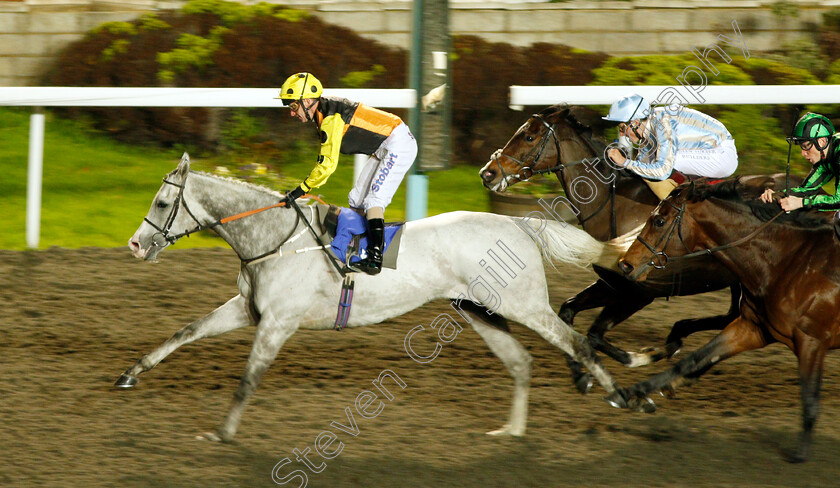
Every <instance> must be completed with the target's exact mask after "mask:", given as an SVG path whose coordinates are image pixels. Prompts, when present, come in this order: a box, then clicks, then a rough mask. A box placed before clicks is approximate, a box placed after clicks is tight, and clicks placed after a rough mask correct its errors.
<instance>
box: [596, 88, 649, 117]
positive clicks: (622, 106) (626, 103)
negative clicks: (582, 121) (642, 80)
mask: <svg viewBox="0 0 840 488" xmlns="http://www.w3.org/2000/svg"><path fill="white" fill-rule="evenodd" d="M648 115H650V103H649V102H648V101H647V100H645V99H644V98H642V96H641V95H637V94H635V93H634V94H633V95H630V96H626V97H624V98H620V99H618V100H616V101H615V103H613V104H612V106H610V113H609V114H608V115H607V116H606V117H601V118H602V119H604V120H609V121H610V122H630V121H631V120H636V119H644V118H647V116H648Z"/></svg>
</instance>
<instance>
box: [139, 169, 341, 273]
mask: <svg viewBox="0 0 840 488" xmlns="http://www.w3.org/2000/svg"><path fill="white" fill-rule="evenodd" d="M188 175H189V173H187V175H186V176H184V182H183V183H182V184H178V183H173V182H171V181H169V180H167V179H166V178H165V177H164V178H163V182H164V183H166V184H167V185H172V186H175V187H177V188H178V197H177V198H176V199H175V203H174V204H173V206H172V210H170V212H169V216H167V218H166V221H165V222H164V225H163V227H158V225H157V224H155V223H154V222H152V221H151V220H149V218H148V217H144V218H143V220H144V221H145V222H147V223H148V224H149V225H151V226H152V227H153V228H154V229H155V230H156V231H157V232H156V233H155V234H153V235H152V244H153V245H155V246H158V247H163V246H164V245H165V243H160V244H158V242H157V238H156V236H157V235H158V234H160V235H161V237H163V239H164V241H165V242H166V243H169V244H174V243H175V242H176V241H177V240H178V239H180V238H182V237H189V236H190V235H191V234H195V233H196V232H200V231H202V230H206V229H212V228H215V227H216V226H219V225H224V224H228V223H230V222H234V221H236V220H239V219H243V218H245V217H250V216H252V215H256V214H258V213H260V212H265V211H266V210H271V209H273V208H278V207H284V206H286V204H287V203H288V202H287V201H286V200H284V201H282V202H278V203H275V204H273V205H269V206H267V207H262V208H256V209H253V210H246V211H245V212H240V213H238V214H235V215H231V216H228V217H224V218H222V219H219V220H216V221H215V222H211V223H209V224H202V223H201V222H199V220H198V218H196V216H195V215H194V214H193V213H192V211H191V210H190V208H189V206H188V205H187V201H186V200H185V199H184V190H185V189H186V186H187V176H188ZM303 197H306V198H311V199H313V200H315V201H317V202H319V203H321V204H323V205H326V202H324V201H323V200H321V199H320V198H318V197H317V196H314V195H309V194H307V195H303ZM182 205H183V207H184V210H186V211H187V213H188V214H189V216H190V217H191V218H192V219H193V221H194V222H195V223H196V227H195V228H193V229H190V230H187V231H184V232H181V233H178V234H170V233H169V231H170V229H171V228H172V224H173V223H174V222H175V217H177V214H178V210H180V207H181V206H182ZM291 206H292V207H293V208H294V209H295V212H296V213H297V221H296V222H295V225H294V226H293V227H292V230H291V232H289V235H287V236H286V237H285V238H284V239H283V240H282V241H281V242H280V244H279V245H278V246H277V247H275V248H274V249H272V250H270V251H268V252H265V253H263V254H260V255H259V256H254V257H251V258H243V257H242V256H241V255H240V254H239V252H238V251H237V250H236V249H234V252H235V253H236V255H237V256H239V260H240V261H241V262H242V265H243V266H247V265H248V264H251V263H253V262H255V261H258V260H261V259H264V258H267V257H269V256H271V255H273V254H280V255H282V253H281V248H282V247H283V246H284V245H286V244H288V243H290V242H294V241H295V240H297V239H298V238H299V237H300V236H301V235H303V234H304V233H306V230H307V228H308V229H309V230H310V231H311V232H312V235H313V236H314V237H315V242H317V243H319V244H320V243H321V240H320V238H319V237H318V234H317V232H315V229H313V228H312V224H311V223H310V221H309V219H307V218H306V216H304V215H303V212H302V211H301V209H300V207H299V206H298V205H297V204H296V203H294V201H292V202H291ZM310 208H311V207H310ZM312 214H313V215H312V218H314V216H315V210H314V208H313V210H312ZM301 219H302V220H303V221H304V222H305V223H306V228H305V229H304V230H303V231H302V232H299V233H298V234H297V235H294V236H293V235H292V233H294V231H295V229H296V228H297V226H298V224H299V222H300V220H301ZM313 249H322V250H323V251H324V252H326V254H327V256H328V257H329V258H330V262H331V263H332V264H333V266H335V268H336V270H338V272H339V274H341V276H344V275H345V272H344V270H343V269H341V267H340V266H338V264H337V263H336V258H335V257H334V256H333V255H332V254H330V253H329V252H328V251H327V250H326V246H324V245H323V244H322V245H320V246H317V247H315V248H311V249H310V248H306V249H304V250H303V251H309V250H313ZM298 251H301V250H298ZM298 251H296V252H298Z"/></svg>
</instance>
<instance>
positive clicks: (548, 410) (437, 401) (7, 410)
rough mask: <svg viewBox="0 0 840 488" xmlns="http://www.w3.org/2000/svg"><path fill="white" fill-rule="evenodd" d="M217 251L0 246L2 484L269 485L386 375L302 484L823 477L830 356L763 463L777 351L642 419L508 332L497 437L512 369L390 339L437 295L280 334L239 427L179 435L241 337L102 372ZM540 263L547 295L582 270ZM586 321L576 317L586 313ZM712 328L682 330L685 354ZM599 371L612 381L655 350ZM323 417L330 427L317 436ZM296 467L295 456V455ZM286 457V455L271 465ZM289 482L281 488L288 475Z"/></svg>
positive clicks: (572, 287) (171, 315) (832, 378)
mask: <svg viewBox="0 0 840 488" xmlns="http://www.w3.org/2000/svg"><path fill="white" fill-rule="evenodd" d="M238 264H239V263H238V261H237V259H236V257H235V256H234V255H233V253H232V252H230V251H227V250H222V249H217V250H215V249H214V250H206V249H205V250H177V249H175V250H169V251H166V252H165V253H164V254H163V255H162V256H161V262H160V263H158V264H150V263H143V262H139V261H137V260H135V259H134V258H133V257H131V256H130V255H129V253H128V251H127V250H125V249H95V248H90V249H80V250H66V249H50V250H48V251H40V252H25V253H24V252H12V251H0V304H2V307H0V344H2V346H0V347H2V354H0V421H1V422H0V446H2V448H3V450H4V452H3V455H2V461H0V486H3V487H8V486H15V487H16V486H27V487H28V486H33V487H34V486H37V487H44V486H49V487H74V488H82V487H85V488H88V487H153V488H164V487H270V486H277V485H275V484H274V483H273V482H272V478H271V475H272V469H273V467H274V466H275V465H276V464H277V463H278V462H280V461H281V460H283V459H284V458H286V457H289V458H291V459H292V460H294V457H295V456H294V454H293V449H295V448H297V449H299V450H301V451H302V450H304V449H305V448H306V447H310V448H312V446H313V444H314V442H315V439H316V437H317V436H318V434H319V433H320V432H322V431H324V430H327V429H328V428H329V425H330V422H331V421H334V420H335V421H338V422H342V423H345V424H346V416H345V413H344V408H345V407H348V406H349V407H350V408H351V409H352V408H353V402H354V400H355V398H356V396H357V395H358V394H359V393H360V392H362V391H363V390H366V389H369V388H371V385H370V382H371V380H374V379H376V377H377V376H378V375H379V373H380V372H381V371H382V370H384V369H391V370H393V371H394V372H395V373H397V374H398V375H399V376H400V377H401V378H402V379H403V381H404V382H405V383H406V384H407V387H406V388H405V389H404V390H399V389H396V390H395V391H394V396H395V397H394V399H393V401H391V402H388V401H386V402H385V408H384V410H382V412H381V413H380V414H379V415H378V416H377V417H375V418H372V419H363V418H360V417H358V416H356V420H357V422H358V430H359V431H360V432H359V434H358V435H357V436H356V437H353V436H350V435H349V434H345V433H342V432H340V431H336V432H337V433H338V434H339V436H338V440H339V441H341V442H342V443H344V448H343V451H341V453H340V455H338V456H337V457H335V458H334V459H328V460H323V459H321V458H320V457H319V456H317V455H315V454H313V453H310V455H309V456H310V459H313V461H314V462H315V463H316V464H317V463H320V462H324V463H325V466H322V468H323V471H321V472H320V473H313V472H311V471H308V484H307V486H311V487H390V486H396V487H400V488H409V487H430V486H441V487H450V486H451V487H497V486H498V487H520V486H521V487H582V488H592V487H642V486H644V487H659V486H662V487H692V488H697V487H715V488H720V487H739V488H744V487H810V486H814V487H833V486H840V463H838V460H837V456H839V455H840V454H838V453H840V423H839V422H837V421H836V417H837V416H838V415H840V381H838V372H840V367H839V366H840V363H838V357H837V355H836V354H835V355H829V357H828V360H827V363H826V374H825V377H824V380H823V395H822V399H823V402H822V409H821V415H820V418H819V421H818V423H817V428H816V442H815V446H814V448H815V449H814V456H813V458H812V460H811V461H810V462H809V463H806V464H804V465H789V464H786V463H784V462H782V461H781V458H780V455H779V449H780V448H784V447H789V446H791V445H792V443H793V442H794V441H795V438H796V434H797V432H798V431H799V428H800V403H799V387H798V384H797V371H796V361H795V357H794V355H793V354H792V353H791V352H789V351H788V350H787V349H785V348H784V347H782V346H780V345H774V346H771V347H768V348H766V349H765V350H762V351H756V352H751V353H746V354H743V355H741V356H739V357H736V358H733V359H731V360H729V361H726V362H724V363H722V364H721V365H719V366H718V367H716V368H715V369H713V370H712V371H711V372H710V373H709V374H708V375H707V376H706V377H704V378H703V379H702V380H701V381H700V382H699V383H697V384H695V385H692V386H690V387H686V388H684V389H682V390H680V391H679V392H678V396H677V398H675V399H664V398H657V403H658V406H659V410H658V412H657V413H655V414H653V415H644V414H638V413H628V412H625V411H619V410H616V409H613V408H612V407H610V406H608V405H607V404H606V403H605V402H603V401H602V397H603V396H604V391H603V389H601V388H600V387H598V386H596V387H595V388H593V391H592V392H591V393H590V394H589V395H588V396H586V397H584V396H581V395H579V394H578V393H576V392H575V391H574V390H573V388H572V386H571V382H570V381H569V374H568V372H567V370H566V366H565V362H564V360H563V358H562V356H561V355H560V353H559V351H557V350H555V349H553V348H552V347H551V346H549V345H548V344H547V343H545V342H544V341H542V340H541V339H540V338H539V337H537V336H536V335H535V334H534V333H532V332H531V331H530V330H528V329H526V328H524V327H521V326H516V328H515V329H514V332H515V335H516V336H517V337H518V338H519V339H520V340H521V341H522V342H523V344H525V345H526V347H527V348H528V349H529V350H530V352H531V354H532V355H533V357H534V364H533V381H532V389H531V398H530V416H529V419H528V433H527V436H526V437H524V438H516V439H514V438H495V437H490V436H486V435H485V434H484V432H486V431H489V430H493V429H496V428H499V427H501V425H502V424H503V423H504V421H505V419H506V417H507V413H508V408H509V406H510V393H511V389H512V381H511V379H510V378H509V377H508V376H507V373H506V372H505V370H504V368H503V366H502V364H501V363H500V362H499V361H498V360H497V359H496V358H495V356H493V355H492V354H491V353H490V352H489V350H488V349H487V347H486V345H485V344H484V343H483V341H481V339H480V338H479V337H478V336H477V335H476V334H475V333H474V332H472V331H471V330H469V329H465V330H464V332H463V333H461V334H460V335H459V336H458V337H457V339H456V340H455V341H453V342H452V343H450V344H448V345H446V346H445V347H444V350H443V351H442V352H441V354H440V356H438V358H437V359H435V360H434V361H432V362H431V363H428V364H425V365H423V364H419V363H417V362H414V361H413V360H412V359H411V358H410V357H409V356H408V355H407V354H406V352H405V350H404V346H403V339H404V337H405V335H406V333H407V332H408V331H409V330H410V329H411V328H412V327H413V326H414V325H417V324H429V322H430V320H431V319H432V318H433V317H435V316H436V315H437V314H438V313H440V312H441V311H443V310H445V309H446V308H447V303H446V302H436V303H433V304H430V305H427V306H426V307H424V308H422V309H420V310H417V311H415V312H413V313H411V314H408V315H405V316H403V317H401V318H399V319H397V320H392V321H389V322H387V323H385V324H383V325H381V326H375V327H368V328H363V329H356V330H349V331H344V332H341V333H336V332H331V331H327V332H301V333H299V334H296V335H295V336H293V337H292V339H291V340H290V341H289V342H288V343H287V345H286V347H284V348H283V349H282V350H281V352H280V354H279V356H278V358H277V360H276V361H275V363H274V364H273V366H272V367H271V369H269V371H268V372H267V373H266V375H265V377H264V379H263V381H262V384H261V385H260V387H259V389H258V391H257V394H256V397H255V400H254V401H253V402H252V403H251V404H250V406H249V407H248V408H247V409H246V410H245V414H244V416H243V421H242V424H241V427H240V430H239V433H238V435H237V437H236V441H235V442H233V443H228V444H218V443H211V442H207V441H198V440H196V439H195V436H196V434H199V433H201V432H204V431H208V430H212V429H214V428H215V426H216V425H217V424H218V423H219V422H220V421H221V419H222V418H223V416H224V415H225V414H226V412H227V408H228V406H229V403H230V400H231V398H232V395H233V392H234V390H235V388H236V386H237V385H238V382H239V377H240V375H241V373H242V371H243V368H244V365H245V360H246V358H247V356H248V353H249V350H250V346H251V337H252V335H253V330H252V329H250V328H247V329H243V330H239V331H235V332H232V333H229V334H227V335H223V336H220V337H217V338H212V339H205V340H203V341H200V342H198V343H195V344H191V345H188V346H185V347H183V348H182V349H180V350H178V351H176V352H175V353H173V354H172V355H171V356H170V357H169V358H167V359H166V360H165V361H164V362H163V363H161V364H160V365H159V366H158V367H157V368H155V369H154V370H152V371H150V372H148V373H146V374H144V375H142V376H141V377H140V383H139V384H138V385H137V386H136V387H135V388H134V389H133V390H117V389H114V388H113V387H112V385H113V383H114V381H115V380H116V379H117V377H118V376H119V375H120V373H121V372H122V371H124V370H125V369H126V368H127V367H128V366H130V365H132V364H133V363H134V362H135V361H136V360H137V359H139V358H140V357H141V356H142V355H143V354H146V353H148V352H150V351H151V350H152V349H153V348H154V347H156V346H158V345H159V344H160V343H162V342H163V341H164V340H165V339H167V338H168V337H169V336H171V335H172V334H173V333H174V332H175V331H176V330H178V329H179V328H180V327H182V326H183V325H186V324H187V323H188V322H190V321H192V320H194V319H196V318H198V317H200V316H202V315H204V314H206V313H207V312H209V311H211V310H212V309H213V308H215V307H217V306H219V305H221V304H222V303H224V302H225V301H226V300H227V299H228V298H230V297H231V296H233V295H234V294H235V293H236V290H235V279H236V274H237V271H238ZM592 276H593V275H591V274H590V273H589V272H587V271H583V270H574V271H571V272H569V271H568V270H567V271H565V272H563V273H562V274H559V273H558V274H552V276H551V283H552V290H551V295H552V300H553V303H554V305H555V308H557V307H558V306H559V304H560V302H561V301H562V300H564V299H565V298H567V297H569V296H571V295H572V294H574V293H575V292H576V291H578V290H580V289H582V288H583V287H584V286H585V285H587V284H588V283H589V282H591V281H592ZM726 307H727V296H726V295H725V294H723V293H720V292H718V293H713V294H707V295H705V296H698V297H688V298H678V299H675V300H672V301H671V302H665V301H664V300H661V301H657V302H656V303H654V304H653V305H652V306H651V307H649V308H648V309H647V310H644V311H642V313H640V314H638V315H637V316H635V317H632V318H631V319H630V320H629V321H628V322H626V323H625V324H622V325H621V326H619V327H618V328H617V329H616V330H614V331H613V332H612V333H611V334H610V337H611V338H612V339H613V340H615V341H616V342H617V343H619V344H621V345H623V346H625V347H627V348H629V349H639V348H642V347H644V346H649V345H659V344H660V343H661V342H662V341H663V339H664V337H665V335H666V333H667V328H666V324H670V323H671V322H673V321H674V320H676V319H679V318H684V317H689V316H693V317H699V316H702V315H706V314H709V313H712V312H722V311H724V310H725V309H726ZM592 317H593V315H592V314H590V313H587V314H583V315H581V316H580V317H579V320H578V325H577V327H578V329H579V330H581V329H583V328H584V326H586V325H588V324H589V323H590V322H591V319H592ZM711 336H712V335H711V333H704V334H699V335H697V336H694V337H693V338H691V339H689V340H688V341H687V343H686V348H685V349H687V350H693V349H696V348H697V347H698V346H699V345H701V344H702V343H703V342H705V341H706V340H708V339H709V338H710V337H711ZM605 364H606V366H607V367H608V368H609V369H610V370H611V371H612V372H613V373H614V374H615V376H616V378H617V380H618V381H619V382H620V383H621V384H630V383H631V382H634V381H637V380H639V379H642V378H643V377H644V376H647V375H648V374H651V373H653V372H655V371H660V370H662V369H663V368H665V367H666V364H664V363H663V364H657V365H653V366H648V367H646V368H641V369H634V370H629V369H625V368H623V367H621V366H619V365H617V364H616V363H614V362H612V361H605ZM333 430H334V429H333ZM294 466H297V467H294ZM293 469H304V470H306V468H304V467H303V465H300V464H294V465H288V466H286V467H285V468H284V469H283V470H282V471H281V475H285V474H288V473H291V471H292V470H293ZM299 484H301V483H300V478H293V479H291V480H290V482H289V483H288V484H287V485H286V486H298V485H299Z"/></svg>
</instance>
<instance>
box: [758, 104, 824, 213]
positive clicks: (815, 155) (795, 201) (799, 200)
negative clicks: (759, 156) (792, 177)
mask: <svg viewBox="0 0 840 488" xmlns="http://www.w3.org/2000/svg"><path fill="white" fill-rule="evenodd" d="M787 141H788V144H797V145H799V148H800V153H801V154H802V157H803V158H805V159H807V160H808V162H810V163H811V164H812V165H813V168H812V169H811V173H810V174H809V175H808V177H807V178H805V181H804V182H803V183H802V186H800V187H798V188H791V189H790V195H789V196H787V197H784V198H782V199H780V200H779V204H780V205H781V206H782V209H783V210H785V211H787V212H790V211H791V210H796V209H798V208H813V209H818V210H840V192H838V191H837V190H835V193H834V195H820V194H819V192H820V189H821V188H822V187H823V185H825V184H826V183H828V182H829V181H831V180H832V179H833V180H835V181H834V183H835V188H837V185H838V183H840V134H835V133H834V124H832V123H831V121H830V120H829V119H828V118H827V117H825V116H824V115H820V114H815V113H812V112H808V113H806V114H805V115H803V116H802V117H800V119H799V120H798V121H797V122H796V125H795V126H794V127H793V133H792V134H791V136H790V137H788V138H787ZM761 200H762V201H763V202H771V201H772V200H773V190H771V189H769V188H768V189H767V190H765V191H764V194H763V195H761Z"/></svg>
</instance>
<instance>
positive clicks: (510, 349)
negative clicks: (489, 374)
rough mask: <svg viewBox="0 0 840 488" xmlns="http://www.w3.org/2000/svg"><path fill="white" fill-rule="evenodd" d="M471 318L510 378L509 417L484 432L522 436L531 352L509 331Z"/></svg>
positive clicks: (474, 327)
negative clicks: (511, 400) (503, 423)
mask: <svg viewBox="0 0 840 488" xmlns="http://www.w3.org/2000/svg"><path fill="white" fill-rule="evenodd" d="M470 315H472V317H473V320H472V322H471V323H470V324H471V325H472V327H473V329H475V331H476V332H478V335H480V336H481V338H482V339H484V342H486V343H487V345H488V346H489V347H490V350H491V351H493V353H494V354H495V355H496V356H497V357H498V358H499V359H501V360H502V363H503V364H504V365H505V368H507V370H508V373H510V375H511V377H513V404H512V406H511V408H510V420H509V421H508V422H507V423H506V424H505V425H504V426H503V427H502V428H501V429H499V430H494V431H492V432H488V433H487V434H489V435H513V436H521V435H525V428H526V424H527V418H528V389H529V388H530V383H531V355H530V354H528V351H527V350H526V349H525V347H524V346H522V344H520V343H519V341H517V340H516V339H514V338H513V336H512V335H510V332H506V331H503V330H500V329H498V328H496V327H492V326H490V325H487V324H486V323H485V322H484V321H483V320H480V317H479V316H477V315H475V314H470Z"/></svg>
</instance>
